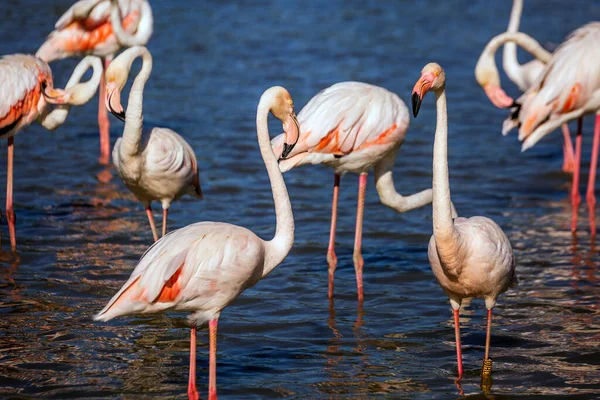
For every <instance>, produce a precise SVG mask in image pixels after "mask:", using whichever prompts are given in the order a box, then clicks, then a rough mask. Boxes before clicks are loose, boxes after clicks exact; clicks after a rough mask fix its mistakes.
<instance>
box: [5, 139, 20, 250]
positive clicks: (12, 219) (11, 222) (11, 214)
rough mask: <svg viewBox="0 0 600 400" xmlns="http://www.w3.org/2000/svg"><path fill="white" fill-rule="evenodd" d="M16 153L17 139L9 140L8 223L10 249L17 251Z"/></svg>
mask: <svg viewBox="0 0 600 400" xmlns="http://www.w3.org/2000/svg"><path fill="white" fill-rule="evenodd" d="M14 151H15V137H14V136H11V137H9V138H8V166H7V167H8V168H7V172H6V220H7V221H8V232H9V234H10V249H11V250H12V251H15V250H16V249H17V232H16V222H17V217H16V215H15V210H14V208H13V164H14Z"/></svg>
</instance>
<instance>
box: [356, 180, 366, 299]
mask: <svg viewBox="0 0 600 400" xmlns="http://www.w3.org/2000/svg"><path fill="white" fill-rule="evenodd" d="M366 188H367V173H366V172H365V173H362V174H360V175H359V177H358V205H357V207H356V231H355V233H354V257H353V258H354V271H355V272H356V288H357V290H358V301H362V300H363V299H364V295H363V279H362V272H363V266H364V264H365V262H364V260H363V257H362V253H361V244H362V224H363V216H364V212H365V190H366Z"/></svg>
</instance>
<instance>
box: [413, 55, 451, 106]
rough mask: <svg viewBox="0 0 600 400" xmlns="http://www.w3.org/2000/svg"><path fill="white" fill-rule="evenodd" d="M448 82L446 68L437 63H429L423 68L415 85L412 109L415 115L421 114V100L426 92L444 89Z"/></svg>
mask: <svg viewBox="0 0 600 400" xmlns="http://www.w3.org/2000/svg"><path fill="white" fill-rule="evenodd" d="M445 84H446V74H445V73H444V69H443V68H442V67H441V66H440V65H439V64H436V63H429V64H427V65H426V66H424V67H423V69H422V70H421V77H420V78H419V80H418V81H417V83H415V87H414V88H413V92H412V110H413V115H414V116H415V117H416V116H417V114H419V109H420V108H421V102H422V101H423V97H425V93H427V92H428V91H430V90H432V89H433V91H434V92H436V91H438V90H442V89H443V88H444V85H445Z"/></svg>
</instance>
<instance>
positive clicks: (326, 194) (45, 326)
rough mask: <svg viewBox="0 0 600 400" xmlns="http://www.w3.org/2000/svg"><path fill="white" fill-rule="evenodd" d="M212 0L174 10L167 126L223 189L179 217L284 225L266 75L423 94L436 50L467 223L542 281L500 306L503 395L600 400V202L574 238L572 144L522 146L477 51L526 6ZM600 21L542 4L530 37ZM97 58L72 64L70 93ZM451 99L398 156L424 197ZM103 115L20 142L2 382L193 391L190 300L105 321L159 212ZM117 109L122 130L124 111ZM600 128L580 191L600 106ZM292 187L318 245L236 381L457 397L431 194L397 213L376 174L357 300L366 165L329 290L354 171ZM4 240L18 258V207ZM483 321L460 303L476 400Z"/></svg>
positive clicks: (594, 6) (273, 299)
mask: <svg viewBox="0 0 600 400" xmlns="http://www.w3.org/2000/svg"><path fill="white" fill-rule="evenodd" d="M70 2H71V1H70V0H60V1H59V0H56V1H45V0H37V1H33V0H31V1H19V2H14V1H8V2H1V3H0V14H1V15H3V19H2V25H1V27H0V37H1V39H2V40H0V53H2V54H6V53H14V52H31V53H32V52H35V50H36V49H37V47H38V46H39V44H40V43H41V42H42V41H43V39H44V37H45V35H46V34H47V33H48V32H49V31H50V29H51V27H52V25H53V24H54V22H55V21H56V20H57V19H58V17H59V16H60V14H61V13H62V12H63V11H64V10H66V9H67V7H68V6H69V5H70ZM195 3H196V2H183V1H181V2H180V1H177V2H175V1H152V6H153V8H154V17H155V27H154V31H155V33H154V36H153V38H152V41H151V42H150V44H149V48H150V50H151V51H152V54H153V56H154V71H153V74H152V78H151V80H150V81H149V83H148V85H147V89H146V93H145V99H144V100H145V104H144V106H145V109H144V111H145V122H146V123H148V124H158V123H160V124H161V125H164V126H169V127H172V128H174V129H176V130H177V131H178V132H180V133H181V134H182V135H183V136H184V137H185V138H186V139H187V140H188V141H189V142H190V143H191V144H192V147H193V148H194V150H195V152H196V154H197V157H198V161H199V164H200V168H201V182H202V185H203V190H204V194H205V200H203V201H196V200H194V199H191V198H183V199H181V201H178V202H177V203H175V204H174V205H173V207H172V209H171V210H172V212H171V214H170V216H171V227H172V228H175V227H181V226H185V225H187V224H189V223H192V222H196V221H201V220H216V221H219V220H222V221H228V222H231V223H235V224H241V225H244V226H246V227H249V228H250V229H252V230H254V231H255V232H257V233H258V234H260V235H261V236H262V237H265V238H268V237H270V236H271V235H272V234H273V231H274V222H275V218H274V211H273V205H272V198H271V192H270V188H269V184H268V179H267V176H266V172H265V170H264V166H263V164H262V160H261V158H260V156H259V152H258V146H257V143H256V134H255V126H254V116H255V110H256V104H257V102H258V99H259V97H260V95H261V93H262V91H263V90H264V89H266V88H267V87H269V86H271V85H274V84H280V85H283V86H285V87H286V88H287V89H289V91H290V93H291V94H292V96H293V97H294V99H295V101H296V103H297V105H298V108H300V107H302V106H303V105H304V104H306V102H307V101H308V100H309V99H310V97H312V96H313V95H314V94H315V93H317V92H318V91H319V90H321V89H323V88H324V87H326V86H329V85H330V84H333V83H335V82H338V81H344V80H360V81H365V82H370V83H374V84H377V85H381V86H384V87H386V88H388V89H390V90H392V91H394V92H396V93H398V95H399V96H400V97H401V98H402V99H404V100H405V101H408V100H409V96H410V91H411V88H412V85H413V84H414V82H415V81H416V80H417V79H418V77H419V72H420V69H421V68H422V66H423V65H425V63H427V62H429V61H437V62H439V63H440V64H441V65H442V66H444V67H445V69H446V73H447V90H448V108H449V124H450V142H449V146H450V148H449V155H450V167H451V180H452V196H453V200H454V203H455V205H456V207H457V209H458V211H459V213H460V214H461V215H465V216H471V215H486V216H488V217H491V218H493V219H494V220H496V221H497V222H498V223H499V224H500V225H501V226H502V227H503V228H504V230H505V231H506V232H507V234H508V236H509V237H510V238H511V240H512V243H513V246H514V248H515V252H516V255H517V259H518V267H517V273H518V276H519V279H520V286H519V287H518V288H517V289H512V290H510V291H509V292H507V293H506V294H505V295H503V296H502V297H501V299H500V301H499V304H498V306H497V308H496V309H495V318H494V328H493V336H492V356H493V358H494V372H493V379H494V382H493V387H492V393H493V394H494V395H496V397H497V398H502V397H519V396H520V397H530V398H532V397H534V396H538V395H551V396H554V397H555V398H556V397H561V396H564V397H569V398H575V397H576V396H579V397H578V398H591V397H593V394H594V393H598V392H600V374H599V372H600V371H599V370H600V351H599V350H598V348H599V347H598V346H599V344H600V320H599V311H598V296H599V291H600V285H599V283H598V261H599V257H598V254H597V250H596V248H595V247H594V246H593V244H591V243H590V237H589V234H588V223H587V211H586V207H585V205H583V206H582V208H581V212H580V220H581V222H580V227H581V229H580V233H579V234H578V236H577V238H576V239H573V238H572V236H571V234H570V232H569V220H570V216H569V202H568V196H567V191H568V188H569V186H570V184H569V181H570V177H569V176H568V175H566V174H563V173H561V172H560V168H561V163H562V150H561V147H560V143H561V141H560V140H561V139H560V135H559V134H558V133H556V134H553V135H552V136H551V137H549V138H547V139H545V140H544V141H542V142H541V143H539V145H537V146H536V147H535V148H534V149H533V150H531V151H528V152H527V153H525V154H521V153H520V146H519V143H518V142H517V140H516V137H515V134H514V132H513V134H512V135H511V136H509V137H506V138H503V137H502V136H501V135H500V124H501V121H502V119H503V117H504V113H503V112H501V111H498V110H495V109H494V108H493V107H492V106H491V104H490V103H489V102H488V101H487V99H486V98H485V97H484V94H483V92H482V91H481V90H480V89H479V88H478V87H477V85H476V83H475V81H474V78H473V68H474V66H475V62H476V60H477V57H478V55H479V51H480V50H481V49H482V48H483V46H484V44H485V43H486V42H487V41H488V40H489V38H490V37H491V36H493V35H494V34H497V33H499V32H501V31H503V30H504V29H505V26H506V23H507V18H508V14H509V11H510V2H508V1H506V2H490V1H485V0H479V1H461V2H459V1H447V2H439V1H434V0H429V1H418V2H414V1H410V2H409V1H404V2H369V3H366V2H343V1H327V2H326V1H319V2H316V1H315V2H292V1H287V2H286V1H273V2H267V1H262V2H227V3H223V2H203V4H199V5H195ZM246 3H247V4H246ZM598 15H600V4H598V3H597V2H594V1H587V0H576V1H569V2H564V1H559V0H552V1H544V0H535V1H527V2H526V6H525V10H524V21H523V23H522V29H523V30H524V31H526V32H529V33H531V34H533V35H534V36H535V37H537V38H538V39H539V40H540V41H541V42H542V43H543V44H544V45H546V46H547V47H549V48H553V47H554V46H555V45H556V44H558V43H560V42H561V40H562V39H563V37H564V36H565V35H566V34H567V33H568V32H570V31H571V30H572V29H574V28H576V27H577V26H579V25H581V24H583V23H585V22H587V21H589V20H590V19H593V18H597V16H598ZM522 59H525V57H523V55H522ZM75 63H76V61H75V60H65V61H63V62H58V63H55V64H53V69H54V73H55V81H56V82H57V85H58V86H61V85H64V82H66V79H67V77H68V75H69V74H70V70H71V69H72V67H73V66H74V65H75ZM138 63H139V62H138ZM137 68H139V67H136V68H135V69H136V71H137ZM504 82H505V83H506V82H507V81H506V79H505V81H504ZM507 87H508V88H509V92H510V93H511V94H512V95H516V94H517V92H516V89H515V88H514V86H512V85H511V86H507ZM433 103H434V102H433V97H431V98H428V99H427V100H426V101H425V102H424V104H423V106H422V111H421V114H420V115H419V118H418V119H416V120H412V121H411V124H412V125H411V127H410V129H409V132H408V135H407V138H406V141H405V143H404V146H403V147H402V149H401V150H400V152H399V154H398V158H397V163H396V167H395V170H394V171H395V177H394V180H395V182H396V187H397V188H398V189H399V190H400V191H401V192H402V193H403V194H410V193H413V192H416V191H420V190H423V189H425V188H427V187H429V186H430V185H431V152H432V143H433V131H434V121H435V108H434V104H433ZM96 109H97V100H94V101H93V102H92V103H90V104H88V105H86V106H84V107H81V108H77V109H73V110H72V113H71V115H70V116H69V119H68V123H67V124H66V125H64V126H63V127H61V128H60V129H59V130H57V131H56V132H46V131H44V129H43V128H41V127H40V126H38V125H34V126H31V127H29V128H27V129H26V130H25V131H24V132H22V133H20V134H19V135H18V136H17V137H16V141H15V143H16V167H15V171H16V172H15V203H16V206H15V208H16V210H17V217H18V236H17V239H18V249H19V252H18V254H19V259H18V260H17V259H15V257H14V256H11V255H10V254H4V255H3V257H2V262H1V263H0V312H1V313H2V315H1V318H0V397H4V398H34V397H35V398H37V397H49V398H108V397H112V398H115V397H117V398H150V397H152V398H172V397H179V398H182V397H185V391H186V390H185V387H186V383H187V373H188V364H187V363H188V347H189V330H188V329H186V325H185V315H183V314H180V315H169V317H167V316H163V315H157V316H151V317H144V318H123V319H117V320H114V321H111V322H109V323H95V322H93V321H92V315H93V314H94V313H96V312H97V311H98V310H100V309H101V307H102V306H103V305H104V304H105V303H106V301H107V300H108V299H109V298H110V297H111V296H112V295H113V294H114V293H115V292H116V291H117V290H118V288H119V287H120V286H121V285H122V284H123V282H124V281H125V280H126V278H127V277H128V276H129V273H130V272H131V270H132V269H133V267H134V266H135V264H136V260H137V259H138V258H139V256H140V255H141V254H142V253H143V251H144V250H145V249H146V247H147V246H148V245H149V244H150V243H151V234H150V230H149V228H148V225H147V220H146V217H145V214H144V212H143V209H142V207H141V205H140V204H139V203H138V202H136V200H135V198H134V197H133V196H132V195H131V194H129V193H128V191H127V190H126V189H125V188H124V186H123V184H122V183H121V182H120V181H119V179H118V177H116V176H115V172H114V170H113V169H112V168H109V169H108V171H105V168H103V167H101V166H100V165H99V164H98V162H97V157H98V137H97V135H98V134H97V124H96ZM111 123H112V126H111V130H112V140H113V143H114V140H115V139H116V137H117V136H118V135H119V134H120V133H121V130H122V124H121V123H120V122H119V121H117V120H116V119H114V118H112V119H111ZM271 127H272V131H273V133H275V132H277V131H278V130H279V129H280V128H279V127H280V125H279V126H278V125H277V124H275V123H273V124H272V125H271ZM585 129H586V131H585V136H584V156H583V158H584V165H583V171H584V172H583V175H582V190H583V185H584V184H585V183H586V182H587V168H588V165H589V157H590V155H589V147H590V144H591V135H590V132H591V122H589V120H588V123H587V124H586V125H585ZM2 159H3V160H5V158H2ZM3 163H4V161H3ZM1 170H2V174H4V173H5V172H4V171H5V168H2V169H1ZM107 173H110V174H112V177H113V178H112V180H110V182H108V183H102V182H101V181H100V180H99V179H98V178H97V176H98V175H99V174H104V175H106V174H107ZM2 178H3V179H2V181H1V182H4V177H2ZM286 181H287V183H288V188H289V191H290V194H291V198H292V203H293V208H294V212H295V217H296V226H297V227H296V243H295V245H294V248H293V250H292V252H291V254H290V255H289V257H288V258H287V259H286V260H285V262H284V263H283V264H282V265H281V266H279V267H278V268H277V269H276V270H275V271H274V272H273V273H272V274H271V275H270V276H269V277H268V278H267V279H265V280H264V281H262V282H260V283H259V284H258V285H257V286H256V287H254V288H251V289H249V290H247V291H246V292H245V293H244V294H243V295H242V296H241V297H240V298H239V299H238V300H237V301H236V302H235V303H234V304H233V305H232V306H230V307H229V308H227V309H226V310H225V312H224V313H223V314H222V318H221V323H220V324H219V339H218V344H219V351H218V371H217V374H218V390H219V395H220V396H222V397H223V398H244V399H248V398H279V397H286V398H374V397H379V398H383V397H386V398H387V397H390V398H440V399H442V398H443V399H445V398H452V397H458V396H459V389H458V388H457V387H456V386H455V385H454V382H453V380H454V378H455V376H456V359H455V349H454V343H453V340H454V333H453V325H452V320H451V312H450V307H449V304H448V301H447V299H446V297H445V296H444V294H443V292H442V290H441V289H440V288H439V287H438V285H437V283H436V281H435V279H434V278H433V275H432V274H431V271H430V268H429V264H428V261H427V254H426V249H427V242H428V239H429V236H430V235H431V230H432V228H431V207H425V208H423V209H420V210H416V211H412V212H410V213H406V214H403V215H399V214H396V213H395V212H394V211H392V210H390V209H387V208H385V207H384V206H382V205H381V204H380V203H379V200H378V197H377V194H376V193H375V190H374V187H373V182H372V178H371V177H369V183H368V188H367V201H366V202H367V205H366V212H365V222H364V237H363V254H364V258H365V268H364V279H365V302H364V306H363V308H362V309H359V308H358V305H357V301H356V287H355V279H354V268H353V264H352V244H353V234H354V218H355V207H356V205H355V203H356V188H357V179H356V177H355V176H352V175H348V176H345V177H344V178H343V179H342V186H341V195H340V213H339V221H338V236H337V253H338V257H339V267H338V270H337V273H336V281H335V283H336V286H335V290H336V294H335V302H334V304H332V305H330V304H329V302H328V300H327V265H326V261H325V253H326V247H327V238H328V231H329V214H330V201H331V188H332V183H333V176H332V172H331V171H330V170H328V169H327V168H325V167H303V168H300V169H298V170H294V171H292V172H290V173H288V174H286ZM2 233H3V239H4V243H3V246H4V249H5V250H6V249H7V245H8V234H7V229H6V225H5V222H4V221H3V225H2ZM484 316H485V310H484V307H483V304H482V301H480V300H476V301H473V303H472V304H471V305H470V306H468V307H467V308H466V309H465V310H464V311H463V313H462V317H461V325H462V338H463V346H464V347H463V352H464V363H465V368H466V376H465V378H464V379H463V382H462V388H463V390H464V392H465V394H467V395H469V394H478V393H481V391H480V389H479V372H480V367H481V360H482V357H483V346H484V339H485V318H484ZM207 351H208V345H207V335H206V331H204V330H203V331H201V332H200V334H199V349H198V384H199V389H200V391H201V394H202V395H203V397H204V398H205V395H206V387H207V375H208V363H207Z"/></svg>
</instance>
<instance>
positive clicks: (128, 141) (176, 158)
mask: <svg viewBox="0 0 600 400" xmlns="http://www.w3.org/2000/svg"><path fill="white" fill-rule="evenodd" d="M138 57H142V69H141V70H140V72H139V73H138V75H137V76H136V78H135V80H134V81H133V85H132V87H131V91H130V92H129V102H128V103H127V113H125V112H124V111H123V106H122V105H121V90H123V87H124V86H125V83H126V82H127V78H128V76H129V71H130V70H131V65H132V64H133V61H134V60H135V59H136V58H138ZM151 72H152V56H151V55H150V52H149V51H148V49H146V48H145V47H143V46H134V47H131V48H129V49H127V50H125V51H124V52H123V53H121V54H119V56H118V57H117V58H115V60H114V61H113V62H111V63H110V65H109V66H108V68H107V69H106V73H105V78H106V91H105V93H106V99H105V104H106V107H107V109H108V110H110V112H111V113H113V114H114V115H115V116H117V117H118V118H119V119H121V120H123V121H125V127H124V128H123V137H122V138H119V139H117V142H116V143H115V147H114V149H113V153H112V156H113V164H114V165H115V168H116V169H117V173H118V174H119V176H120V177H121V179H122V180H123V182H124V183H125V186H127V188H128V189H129V190H131V191H132V192H133V194H135V196H136V197H137V198H138V199H139V200H140V201H141V202H142V204H143V205H144V207H145V209H146V214H147V215H148V221H150V227H151V229H152V235H153V236H154V241H157V240H158V232H157V230H156V225H155V224H154V217H153V215H152V209H151V202H152V201H153V200H157V201H160V202H161V204H162V209H163V225H162V236H164V235H166V234H167V214H168V212H169V207H170V206H171V202H173V201H174V200H177V199H178V198H180V197H181V196H183V195H184V194H186V193H187V194H191V195H195V196H197V197H199V198H202V190H201V189H200V179H199V173H198V162H197V161H196V155H195V154H194V151H193V150H192V148H191V147H190V145H189V144H188V143H187V142H186V141H185V139H183V138H182V137H181V136H179V135H178V134H177V133H176V132H174V131H172V130H171V129H168V128H152V129H151V130H147V131H146V132H142V120H143V118H142V103H143V93H144V86H145V85H146V81H147V80H148V78H149V77H150V73H151Z"/></svg>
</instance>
